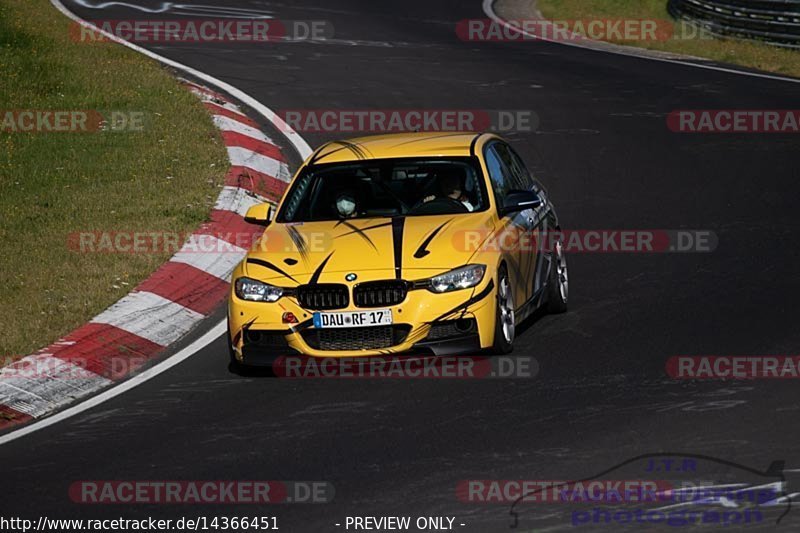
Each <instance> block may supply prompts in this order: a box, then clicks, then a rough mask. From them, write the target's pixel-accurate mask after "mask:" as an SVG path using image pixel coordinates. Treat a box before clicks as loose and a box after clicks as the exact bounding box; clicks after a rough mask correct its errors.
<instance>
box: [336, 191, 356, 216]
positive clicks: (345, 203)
mask: <svg viewBox="0 0 800 533" xmlns="http://www.w3.org/2000/svg"><path fill="white" fill-rule="evenodd" d="M356 207H357V205H356V195H355V194H354V193H353V191H342V192H340V193H339V194H338V195H337V196H336V213H337V214H338V215H339V217H341V218H353V217H354V216H356V214H357V210H356Z"/></svg>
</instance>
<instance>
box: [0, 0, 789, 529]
mask: <svg viewBox="0 0 800 533" xmlns="http://www.w3.org/2000/svg"><path fill="white" fill-rule="evenodd" d="M80 3H81V4H86V2H80ZM91 3H94V2H91ZM129 3H131V4H137V3H139V4H142V5H145V4H146V5H151V6H152V5H154V3H153V2H150V3H145V2H144V0H130V2H129ZM211 3H213V4H214V5H217V6H220V5H225V6H235V7H242V8H248V9H255V10H264V11H267V12H269V13H271V14H272V15H273V16H274V17H276V18H279V19H290V20H291V19H324V20H327V21H330V23H331V24H332V25H333V27H334V28H335V32H336V33H335V38H334V39H332V40H330V41H329V42H326V43H273V44H269V45H261V46H258V45H252V44H242V43H239V44H237V43H217V44H211V45H206V46H198V45H193V44H179V45H169V46H166V45H157V46H149V48H152V49H153V50H154V51H156V52H157V53H159V54H161V55H164V56H166V57H169V58H172V59H175V60H177V61H180V62H182V63H184V64H186V65H189V66H191V67H194V68H196V69H199V70H201V71H203V72H206V73H208V74H211V75H213V76H215V77H217V78H219V79H221V80H224V81H226V82H228V83H230V84H233V85H235V86H236V87H238V88H240V89H242V90H243V91H245V92H247V93H248V94H250V95H252V96H254V97H255V98H256V99H258V100H259V101H260V102H262V103H264V104H266V105H268V106H269V107H271V108H272V109H274V110H282V109H406V108H408V109H411V108H416V109H427V108H435V109H441V108H444V109H520V110H533V111H535V112H536V113H537V114H538V116H539V120H540V126H539V129H538V131H536V132H529V133H523V132H519V133H512V134H510V135H507V137H508V138H509V139H510V140H511V141H512V143H513V144H514V145H515V146H516V147H517V148H518V150H519V151H520V153H521V155H522V156H523V157H524V158H525V159H526V161H528V162H529V164H530V165H531V166H532V167H533V168H534V169H535V171H536V173H537V175H538V177H539V178H540V179H541V181H543V182H544V183H545V184H546V186H547V187H548V188H549V191H550V194H551V196H552V197H553V199H554V202H555V204H556V206H557V207H558V211H559V216H560V218H561V220H562V224H564V225H565V226H566V227H569V228H574V229H649V228H664V229H695V230H700V229H703V230H710V231H713V232H715V233H716V235H717V237H718V239H719V245H718V247H717V249H716V250H715V251H713V252H711V253H705V254H700V253H686V254H613V253H609V254H573V255H571V256H570V257H569V261H570V270H571V272H570V281H571V291H570V292H571V295H570V297H571V300H570V311H569V313H568V314H566V315H562V316H544V317H537V318H536V319H534V320H531V321H529V322H528V323H527V324H526V325H525V326H524V331H523V332H521V333H520V337H519V338H518V339H517V344H516V347H515V352H514V353H515V354H523V355H532V356H534V357H536V359H537V360H538V362H539V365H540V371H539V375H538V377H537V378H536V379H534V380H474V381H447V380H375V381H366V380H352V381H350V380H341V381H336V380H331V381H318V380H281V379H270V378H259V377H251V378H248V377H240V376H237V375H235V374H232V373H230V372H229V371H228V368H227V352H226V347H225V340H224V338H223V337H220V338H219V339H217V340H216V341H215V342H213V343H212V344H210V345H209V346H208V347H206V348H205V349H203V350H202V351H200V352H199V353H197V354H196V355H194V356H193V357H191V358H190V359H188V360H187V361H185V362H183V363H181V364H180V365H178V366H176V367H174V368H172V369H171V370H170V371H168V372H165V373H163V374H161V375H159V376H158V377H156V378H154V379H152V380H151V381H148V382H147V383H145V384H143V385H142V386H140V387H138V388H135V389H133V390H131V391H129V392H127V393H125V394H123V395H121V396H118V397H117V398H115V399H113V400H111V401H108V402H106V403H104V404H102V405H100V406H98V407H96V408H94V409H91V410H89V411H86V412H84V413H82V414H80V415H78V416H76V417H74V418H71V419H69V420H66V421H64V422H61V423H58V424H55V425H53V426H51V427H48V428H46V429H44V430H41V431H38V432H36V433H34V434H32V435H29V436H26V437H24V438H21V439H18V440H15V441H13V442H11V443H8V444H5V445H3V446H0V460H2V466H0V479H1V480H2V483H1V485H0V486H1V488H0V508H3V510H4V514H10V511H13V514H15V515H18V516H28V517H37V516H40V515H45V516H48V517H62V518H81V517H83V518H102V517H113V516H119V515H124V516H125V517H128V518H135V517H147V516H154V517H163V518H175V517H180V516H190V515H195V516H202V515H205V516H213V515H222V514H227V515H229V516H233V515H238V516H257V515H274V516H277V517H278V520H279V525H280V529H281V530H284V531H340V530H342V531H343V530H344V527H343V524H344V521H345V518H346V517H347V516H382V515H386V516H395V515H410V516H414V517H416V516H454V517H456V525H457V527H456V529H458V530H462V531H506V530H508V529H509V526H510V525H511V523H512V520H511V517H510V515H509V505H505V504H475V503H467V502H462V501H459V499H458V498H457V497H456V490H455V489H456V485H457V484H458V482H459V481H460V480H467V479H551V480H552V479H564V480H567V479H583V478H586V477H590V476H591V475H593V474H595V473H597V472H602V471H603V470H605V469H607V468H610V467H612V466H614V465H616V464H618V463H621V462H623V461H625V460H627V459H629V458H632V457H635V456H638V455H640V454H648V453H656V452H668V453H674V454H697V455H708V456H713V457H714V458H719V459H721V460H726V461H731V462H734V463H737V464H740V465H746V466H749V467H751V468H753V469H758V470H765V469H766V468H767V467H768V466H769V465H770V463H771V462H773V461H776V460H782V461H785V465H786V469H787V480H788V492H794V491H800V489H797V488H796V487H798V486H800V478H797V479H794V480H792V478H791V475H790V473H788V471H789V470H791V469H793V468H800V447H799V446H798V445H797V442H798V439H799V438H800V426H798V424H797V420H796V419H793V418H792V417H793V416H796V415H797V413H798V410H800V402H798V396H799V395H798V392H797V383H796V382H795V381H793V380H753V381H729V382H720V381H710V382H703V383H699V382H686V381H676V380H672V379H670V378H669V377H668V376H667V375H666V373H665V364H666V361H667V359H668V358H669V357H670V356H673V355H708V354H728V355H772V354H779V355H781V354H782V355H793V354H797V353H798V346H800V327H798V325H797V319H798V312H797V309H798V307H797V305H798V304H797V302H798V301H800V276H798V275H797V271H798V267H797V265H798V264H800V251H798V246H797V243H798V242H800V219H798V216H797V202H798V200H800V183H799V182H800V165H798V153H800V152H799V151H798V150H799V149H800V142H799V141H798V139H797V138H796V137H792V136H789V135H780V134H777V135H759V134H751V135H703V134H700V135H689V134H679V133H673V132H671V131H670V130H669V129H668V128H667V127H666V116H667V115H668V114H669V113H670V112H671V111H673V110H676V109H727V108H737V109H795V108H797V107H798V94H800V85H798V84H796V83H789V82H784V81H777V80H768V79H760V78H755V77H749V76H744V75H736V74H730V73H725V72H718V71H713V70H705V69H698V68H693V67H691V66H685V65H678V64H670V63H664V62H657V61H651V60H647V59H641V58H635V57H625V56H620V55H611V54H605V53H598V52H594V51H591V50H584V49H579V48H573V47H567V46H563V45H559V44H554V43H544V42H536V43H531V42H527V43H474V42H473V43H466V42H463V41H461V40H459V38H458V37H457V36H456V34H455V30H454V28H455V24H456V23H457V22H458V21H459V20H461V19H467V18H485V16H486V15H485V14H484V13H483V11H482V8H481V2H480V1H479V0H470V1H465V0H425V1H421V0H404V1H402V2H400V1H381V2H375V1H365V0H326V1H324V2H321V1H319V0H298V1H294V2H262V1H247V0H227V1H226V0H215V1H214V2H211ZM66 4H67V6H68V7H69V8H70V9H74V11H75V12H76V13H77V14H78V15H80V16H81V17H83V18H85V19H98V18H108V19H125V18H139V17H146V16H155V15H152V14H149V13H146V12H142V11H138V10H133V9H130V8H129V7H125V6H120V5H113V6H109V7H108V8H106V9H103V10H100V9H87V8H86V7H81V6H78V5H76V4H77V3H76V2H74V1H71V2H66ZM157 16H161V17H165V16H167V15H163V14H161V15H157ZM172 18H175V17H172ZM303 136H304V137H305V138H306V140H307V141H308V142H309V144H311V146H312V147H316V146H319V144H320V143H322V142H324V141H327V140H330V139H333V138H336V137H341V135H336V134H331V135H324V134H303ZM220 316H222V315H220ZM704 474H706V473H702V472H699V471H698V472H697V477H698V478H700V479H705V478H704ZM629 475H633V476H635V475H638V476H639V477H641V476H642V475H644V474H642V473H641V472H639V473H638V474H636V473H630V474H629ZM706 477H708V476H706ZM186 479H197V480H236V479H245V480H246V479H272V480H324V481H329V482H330V483H332V484H333V485H334V486H335V490H336V496H335V500H334V502H333V503H330V504H318V505H282V506H274V507H258V508H253V507H248V506H239V507H233V508H231V507H225V508H223V507H208V506H146V505H139V506H102V505H97V506H92V505H79V504H75V503H73V502H72V501H71V500H70V498H69V497H68V493H67V491H68V487H69V486H70V485H71V484H72V483H73V482H75V481H78V480H186ZM745 481H746V482H752V481H753V480H752V479H747V480H745ZM793 487H794V488H793ZM519 510H520V516H519V519H520V527H521V528H522V529H523V530H529V529H531V528H534V527H535V528H537V530H539V529H538V528H540V527H543V526H545V525H547V526H550V527H552V528H553V530H555V529H572V527H573V526H572V524H571V523H570V517H569V514H568V511H567V510H566V508H564V507H563V506H562V507H558V506H550V507H548V508H547V509H546V513H542V512H538V513H537V512H535V511H536V510H535V509H532V508H531V506H526V505H524V504H523V505H522V507H521V508H520V509H519ZM335 524H342V526H339V527H337V526H336V525H335ZM458 524H464V526H460V525H458ZM798 524H800V512H796V513H789V514H788V515H787V516H786V517H785V518H784V519H783V520H782V522H781V524H780V526H778V527H780V528H781V529H784V530H786V531H791V530H793V529H794V528H796V527H798ZM587 527H588V526H585V527H584V529H587ZM761 527H763V528H764V529H772V528H774V527H776V526H775V524H774V521H773V522H765V523H764V524H762V525H761ZM646 529H647V528H646V527H641V526H640V528H639V530H646ZM752 529H754V530H755V529H760V528H758V527H755V526H754V527H753V528H752ZM605 530H614V528H613V526H609V527H606V528H605Z"/></svg>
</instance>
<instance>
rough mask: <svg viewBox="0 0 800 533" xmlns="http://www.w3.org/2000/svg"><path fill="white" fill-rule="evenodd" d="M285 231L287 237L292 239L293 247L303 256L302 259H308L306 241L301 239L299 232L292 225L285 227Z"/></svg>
mask: <svg viewBox="0 0 800 533" xmlns="http://www.w3.org/2000/svg"><path fill="white" fill-rule="evenodd" d="M286 232H287V233H288V234H289V238H290V239H292V242H293V243H294V246H295V248H297V251H298V252H300V255H301V256H302V257H303V260H304V261H305V260H307V259H308V250H306V241H305V240H304V239H303V236H302V235H300V232H299V231H297V230H296V229H295V228H293V227H292V226H287V227H286Z"/></svg>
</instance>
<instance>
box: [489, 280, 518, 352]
mask: <svg viewBox="0 0 800 533" xmlns="http://www.w3.org/2000/svg"><path fill="white" fill-rule="evenodd" d="M496 299H497V303H496V304H495V305H496V312H495V320H494V344H493V346H492V352H493V353H496V354H500V355H502V354H507V353H510V352H511V350H513V349H514V337H515V335H516V323H515V321H514V320H515V317H514V294H513V292H512V289H511V280H510V279H509V278H508V270H507V269H506V266H505V265H502V266H501V267H500V269H499V270H498V272H497V298H496Z"/></svg>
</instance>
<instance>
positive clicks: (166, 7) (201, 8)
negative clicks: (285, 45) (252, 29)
mask: <svg viewBox="0 0 800 533" xmlns="http://www.w3.org/2000/svg"><path fill="white" fill-rule="evenodd" d="M72 1H73V2H75V3H76V4H78V5H79V6H81V7H85V8H88V9H105V8H107V7H114V6H120V7H127V8H129V9H135V10H138V11H144V12H145V13H173V14H175V15H188V16H193V17H204V16H208V15H216V16H218V17H225V18H245V19H247V18H249V19H271V18H272V13H265V12H262V11H257V10H255V9H245V8H238V7H221V6H209V5H196V4H195V5H192V4H176V3H174V2H161V3H160V4H158V5H156V6H153V7H145V6H140V5H139V4H129V3H127V2H101V3H99V4H94V3H92V2H90V1H89V0H72Z"/></svg>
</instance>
